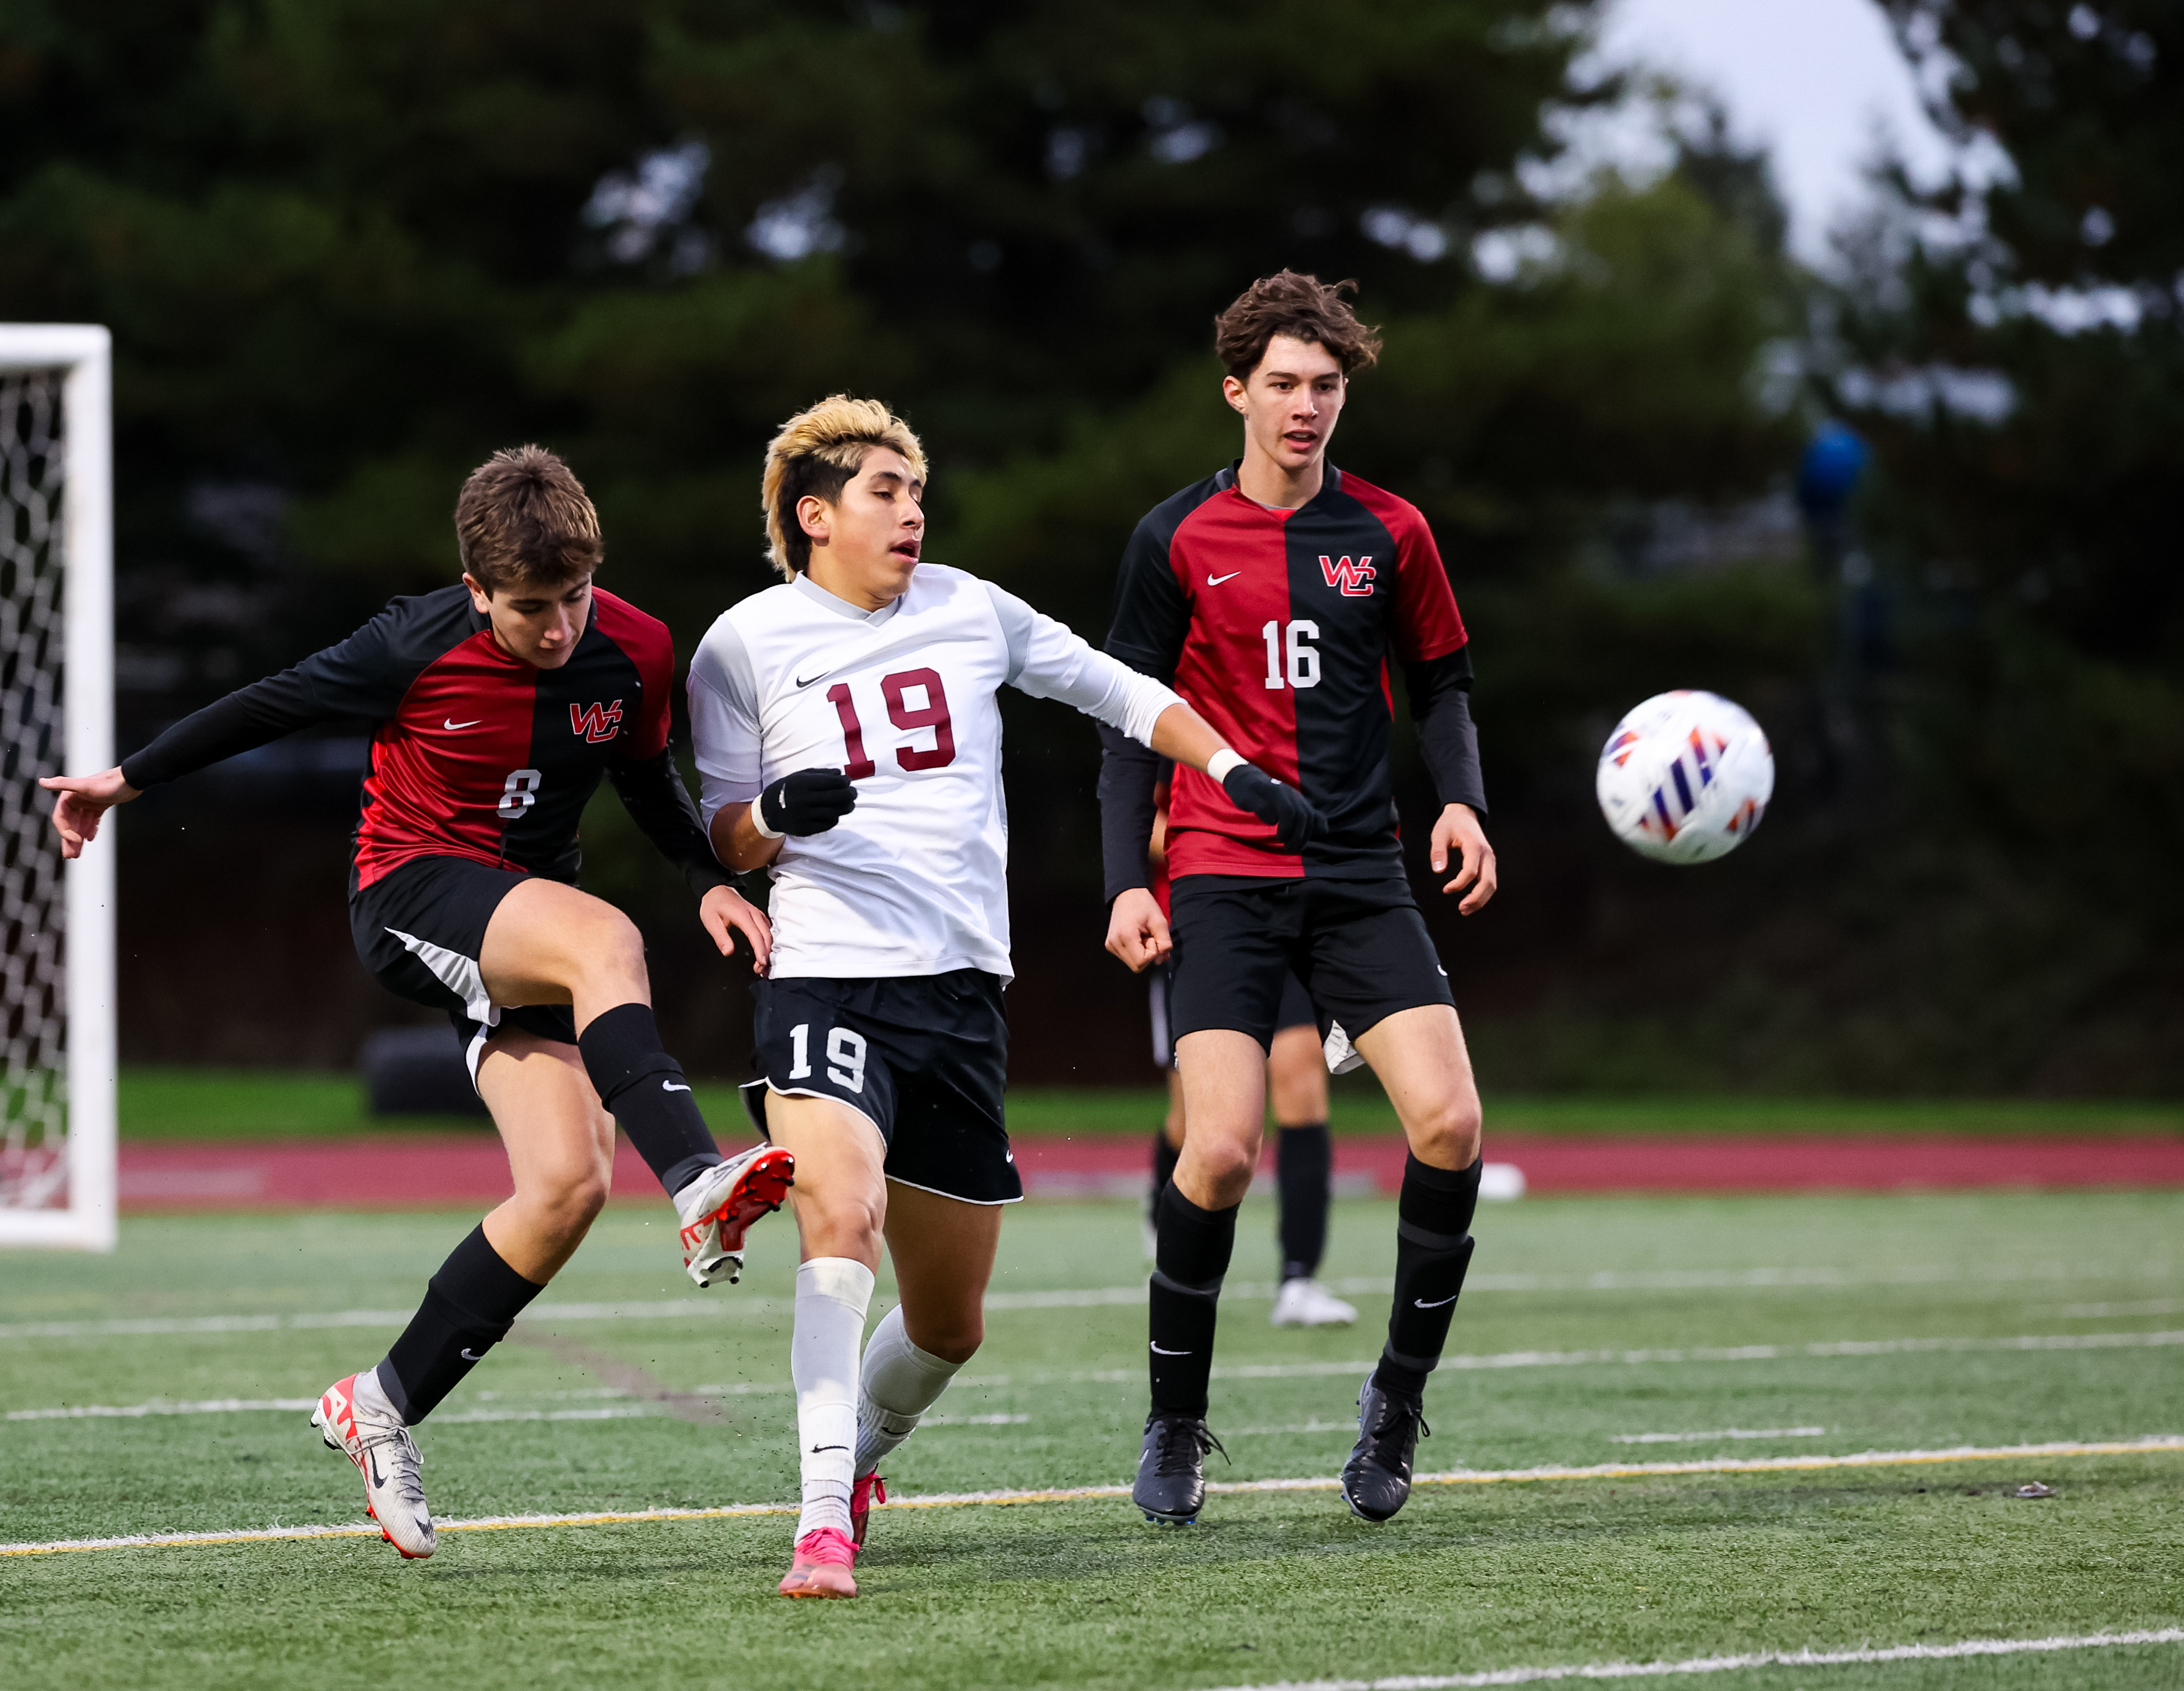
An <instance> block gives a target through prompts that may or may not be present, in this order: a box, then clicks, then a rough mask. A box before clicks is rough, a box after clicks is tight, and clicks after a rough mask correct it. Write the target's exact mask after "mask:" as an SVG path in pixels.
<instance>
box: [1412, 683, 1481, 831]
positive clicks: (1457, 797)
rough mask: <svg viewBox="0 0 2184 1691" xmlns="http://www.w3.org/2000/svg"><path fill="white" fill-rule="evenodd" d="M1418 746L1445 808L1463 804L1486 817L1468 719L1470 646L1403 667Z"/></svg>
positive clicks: (1475, 737) (1474, 731)
mask: <svg viewBox="0 0 2184 1691" xmlns="http://www.w3.org/2000/svg"><path fill="white" fill-rule="evenodd" d="M1403 679H1404V682H1405V684H1407V687H1408V688H1409V689H1410V695H1411V716H1412V719H1413V720H1414V721H1415V722H1416V723H1418V745H1419V748H1420V750H1421V751H1424V754H1425V760H1426V768H1427V769H1428V771H1429V772H1430V773H1431V774H1432V776H1433V783H1434V791H1435V793H1436V794H1437V795H1439V796H1440V801H1441V802H1442V803H1443V804H1444V805H1468V806H1471V808H1472V809H1474V810H1475V811H1477V812H1479V814H1480V815H1481V816H1484V815H1485V814H1486V785H1485V782H1484V781H1483V780H1482V779H1480V776H1479V728H1478V725H1477V724H1476V723H1474V722H1473V721H1472V719H1471V647H1470V645H1468V643H1467V644H1465V645H1461V646H1458V647H1457V649H1456V650H1454V651H1452V652H1445V653H1443V654H1442V655H1441V656H1439V657H1435V658H1428V659H1426V660H1424V661H1422V662H1418V663H1409V664H1406V665H1404V666H1403Z"/></svg>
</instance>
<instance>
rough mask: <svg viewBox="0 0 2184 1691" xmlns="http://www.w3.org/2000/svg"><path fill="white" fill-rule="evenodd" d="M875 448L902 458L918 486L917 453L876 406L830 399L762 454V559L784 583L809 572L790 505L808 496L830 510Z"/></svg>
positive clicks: (902, 426)
mask: <svg viewBox="0 0 2184 1691" xmlns="http://www.w3.org/2000/svg"><path fill="white" fill-rule="evenodd" d="M876 446H884V447H887V448H889V449H891V450H894V451H896V452H900V454H902V455H903V456H904V457H905V459H907V460H909V461H910V471H911V474H912V475H914V476H916V477H917V479H918V480H919V481H920V482H922V481H923V480H924V479H925V449H924V448H923V447H922V446H920V445H919V444H917V435H915V434H914V433H911V427H910V425H909V424H908V423H906V422H905V421H903V420H902V419H901V418H900V417H899V416H896V415H895V414H894V412H893V411H891V410H889V409H888V408H887V407H886V406H885V405H882V404H881V403H880V402H879V401H878V400H877V399H851V398H850V396H849V395H848V394H847V393H830V394H828V395H827V397H826V398H825V399H822V400H821V401H820V402H819V403H818V404H817V405H814V406H812V407H811V409H810V410H805V411H799V412H798V413H797V414H796V415H795V416H793V417H791V418H789V420H788V421H787V422H785V423H783V424H782V426H781V433H778V434H777V435H775V436H774V438H773V441H772V444H771V445H769V446H768V447H767V448H766V473H765V474H764V475H763V476H762V477H760V480H759V494H758V502H759V504H760V506H761V507H762V508H763V509H764V510H765V511H766V555H767V556H768V557H770V558H772V560H773V566H774V568H776V569H777V570H779V571H780V572H781V574H782V578H783V580H784V581H790V580H794V578H796V577H798V576H799V575H801V574H802V573H803V572H805V571H806V570H808V569H810V568H811V536H810V535H809V534H806V533H805V532H804V525H803V524H802V523H800V522H798V521H797V520H796V506H797V502H798V501H799V500H800V499H805V498H807V497H809V496H811V495H814V494H816V495H817V496H818V497H819V498H821V499H824V500H826V501H827V504H828V505H833V504H834V503H835V502H836V501H837V500H838V499H840V498H841V497H842V489H843V488H845V487H847V486H849V484H850V477H852V476H854V475H855V474H856V473H857V472H858V470H859V469H860V468H861V466H863V464H864V461H865V455H866V453H867V452H869V451H871V450H872V449H873V448H874V447H876Z"/></svg>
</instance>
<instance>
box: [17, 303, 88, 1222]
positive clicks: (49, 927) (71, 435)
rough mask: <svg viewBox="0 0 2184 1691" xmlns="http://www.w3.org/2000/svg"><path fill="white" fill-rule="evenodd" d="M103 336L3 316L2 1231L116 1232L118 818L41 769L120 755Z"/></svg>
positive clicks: (84, 766) (71, 768) (72, 769)
mask: <svg viewBox="0 0 2184 1691" xmlns="http://www.w3.org/2000/svg"><path fill="white" fill-rule="evenodd" d="M111 347H112V341H111V337H110V336H109V334H108V333H107V332H106V330H105V329H103V328H102V327H99V326H96V325H92V324H79V323H0V930H4V933H5V936H6V954H5V957H4V960H0V1054H4V1058H5V1062H6V1073H5V1074H4V1076H0V1246H8V1245H51V1246H62V1247H75V1248H78V1249H85V1250H94V1251H110V1250H112V1249H113V1248H114V1197H115V1186H116V1179H115V1148H114V1063H115V1056H116V1041H115V1027H114V1023H115V1003H114V987H115V971H114V818H112V817H111V816H109V818H108V819H107V823H106V825H105V827H104V828H103V829H100V831H99V836H98V838H97V840H94V841H92V844H91V845H90V846H89V847H88V848H86V851H85V852H84V854H83V856H82V857H80V858H78V859H77V860H76V861H75V862H72V863H65V864H64V862H62V860H61V855H60V845H59V840H58V836H57V835H56V834H54V833H53V824H52V823H51V821H50V820H49V814H48V813H49V812H50V811H51V808H52V806H50V804H48V803H47V802H46V801H47V797H48V795H47V794H45V793H44V792H43V791H42V790H41V789H40V788H39V787H38V785H37V778H38V777H39V776H41V775H51V774H56V773H61V772H63V771H66V772H68V773H82V774H88V773H95V772H96V771H97V770H101V769H105V768H109V767H111V766H112V765H113V762H114V448H113V421H112V399H111Z"/></svg>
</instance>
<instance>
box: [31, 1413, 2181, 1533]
mask: <svg viewBox="0 0 2184 1691" xmlns="http://www.w3.org/2000/svg"><path fill="white" fill-rule="evenodd" d="M2149 1454H2170V1455H2175V1454H2184V1437H2174V1436H2170V1437H2158V1438H2139V1439H2129V1440H2123V1441H2119V1442H2115V1443H2070V1442H2064V1443H2051V1444H1998V1445H1963V1446H1959V1447H1958V1448H1953V1449H1948V1450H1866V1451H1860V1452H1858V1453H1856V1454H1852V1455H1847V1456H1756V1457H1744V1458H1730V1457H1723V1458H1719V1459H1713V1460H1707V1461H1697V1462H1609V1463H1601V1464H1598V1465H1595V1466H1591V1467H1543V1468H1502V1469H1482V1470H1479V1471H1466V1470H1461V1469H1459V1470H1457V1471H1454V1472H1451V1473H1446V1474H1420V1475H1419V1476H1418V1477H1417V1478H1416V1479H1415V1480H1414V1481H1413V1482H1412V1483H1413V1484H1414V1485H1420V1486H1501V1485H1514V1484H1525V1483H1536V1482H1541V1481H1546V1480H1630V1479H1648V1478H1655V1477H1659V1476H1674V1475H1678V1474H1769V1473H1785V1472H1798V1471H1813V1470H1816V1469H1826V1468H1902V1467H1911V1466H1916V1465H1925V1464H1931V1463H1940V1462H2003V1461H2010V1460H2014V1459H2024V1458H2026V1457H2033V1456H2137V1455H2149ZM1339 1483H1340V1482H1338V1481H1335V1480H1332V1479H1299V1480H1233V1481H1226V1482H1223V1481H1216V1482H1212V1483H1211V1484H1209V1485H1208V1486H1207V1487H1206V1490H1208V1491H1209V1492H1232V1493H1233V1492H1329V1491H1333V1490H1334V1489H1335V1487H1336V1486H1337V1485H1338V1484H1339ZM1129 1494H1130V1488H1129V1487H1128V1486H1069V1487H1058V1488H1056V1489H1053V1490H1049V1491H1013V1492H944V1493H933V1494H932V1495H930V1496H927V1497H914V1498H890V1499H889V1501H888V1502H886V1503H885V1504H880V1505H878V1507H880V1508H883V1509H966V1508H970V1507H972V1506H973V1505H991V1504H1027V1503H1079V1502H1083V1501H1084V1500H1086V1499H1089V1498H1126V1497H1128V1495H1129ZM797 1512H798V1506H797V1505H796V1504H780V1503H742V1504H725V1505H722V1506H721V1507H720V1508H717V1509H643V1510H626V1511H619V1512H617V1511H612V1510H597V1511H593V1512H590V1513H587V1514H582V1515H487V1516H485V1517H482V1518H481V1519H479V1520H476V1521H442V1522H440V1523H439V1530H440V1531H441V1532H511V1531H514V1530H516V1529H518V1528H524V1527H539V1526H624V1525H628V1524H631V1523H634V1522H639V1521H720V1520H725V1519H727V1518H730V1517H733V1516H736V1515H794V1514H796V1513H797ZM378 1536H379V1528H378V1527H377V1526H376V1525H374V1524H373V1523H372V1522H370V1521H359V1522H356V1523H355V1524H354V1525H350V1526H261V1527H256V1528H252V1529H247V1530H244V1531H242V1532H170V1533H147V1534H140V1535H135V1536H131V1537H128V1538H60V1539H56V1540H54V1541H53V1542H52V1543H44V1544H0V1556H50V1555H58V1554H62V1553H64V1552H68V1551H74V1550H148V1549H186V1548H191V1547H194V1546H197V1545H201V1544H264V1543H277V1542H279V1541H280V1540H281V1539H287V1538H377V1537H378Z"/></svg>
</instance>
